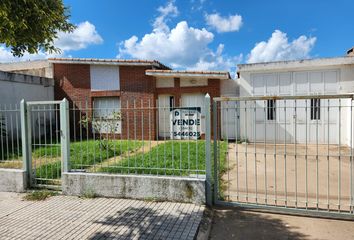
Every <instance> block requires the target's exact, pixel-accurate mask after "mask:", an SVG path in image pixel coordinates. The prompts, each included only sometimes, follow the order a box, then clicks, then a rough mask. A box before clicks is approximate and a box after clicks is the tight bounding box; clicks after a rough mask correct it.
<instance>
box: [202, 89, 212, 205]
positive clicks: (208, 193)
mask: <svg viewBox="0 0 354 240" xmlns="http://www.w3.org/2000/svg"><path fill="white" fill-rule="evenodd" d="M204 106H205V162H206V164H205V165H206V203H207V205H208V206H211V205H212V177H211V121H210V96H209V94H206V95H205V103H204Z"/></svg>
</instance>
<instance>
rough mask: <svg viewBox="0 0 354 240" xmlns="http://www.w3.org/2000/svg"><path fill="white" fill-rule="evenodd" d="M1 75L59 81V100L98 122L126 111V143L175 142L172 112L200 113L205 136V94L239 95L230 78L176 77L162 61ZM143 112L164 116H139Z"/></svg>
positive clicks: (61, 64)
mask: <svg viewBox="0 0 354 240" xmlns="http://www.w3.org/2000/svg"><path fill="white" fill-rule="evenodd" d="M0 69H3V70H6V71H14V72H26V73H29V74H34V75H40V76H50V77H53V78H54V82H55V99H57V100H60V99H63V98H64V97H65V98H67V99H68V100H69V101H70V102H71V103H74V108H75V109H84V108H85V107H88V108H93V109H94V114H95V117H97V118H100V117H105V116H107V115H110V114H111V113H112V111H115V110H114V109H120V108H121V109H122V113H121V114H122V120H123V121H122V123H121V124H120V127H119V128H118V129H117V131H116V133H118V134H121V135H122V137H123V138H128V137H129V138H142V136H143V135H144V138H145V139H150V138H151V139H156V138H169V137H170V130H169V128H170V123H169V122H170V121H167V120H168V119H169V115H170V113H169V111H170V110H173V109H172V108H176V107H180V106H183V107H191V108H198V109H200V111H201V122H202V124H201V128H202V129H201V132H202V133H203V132H204V128H205V126H204V120H205V119H204V111H205V110H204V97H205V94H206V93H209V94H210V95H211V97H216V96H221V95H223V93H222V92H221V90H222V89H224V90H225V94H226V95H230V92H235V93H236V91H237V90H236V89H237V86H236V83H235V81H233V80H232V79H231V77H230V75H229V73H228V72H216V71H215V72H194V71H173V70H171V69H170V68H168V67H166V66H165V65H163V64H161V63H160V62H158V61H145V60H118V59H113V60H107V59H82V58H51V59H48V60H42V61H33V62H22V63H12V64H0ZM226 82H228V83H226ZM225 86H226V87H225ZM231 87H232V88H233V89H234V91H233V90H232V89H231ZM86 102H87V103H86ZM141 106H143V107H145V108H148V107H150V108H151V109H153V108H155V107H158V108H159V109H160V110H159V111H156V110H138V109H139V108H140V107H141ZM134 108H136V109H137V110H136V111H133V110H132V109H134ZM99 109H106V110H105V111H102V110H99ZM108 109H111V110H108ZM126 109H128V110H126ZM109 111H110V112H109ZM88 114H90V113H88ZM133 117H134V119H133ZM75 118H76V119H79V118H77V117H76V116H75ZM128 118H129V119H130V121H127V119H128ZM72 119H73V117H72ZM124 119H126V121H125V120H124ZM75 122H77V121H76V120H75ZM137 123H139V126H138V127H137V126H136V124H137ZM142 123H143V124H142ZM72 124H75V126H76V125H77V123H72ZM140 125H141V126H142V127H141V126H140ZM73 127H74V126H73ZM74 129H76V128H74ZM103 132H104V131H103ZM103 132H102V133H103ZM128 133H129V134H128Z"/></svg>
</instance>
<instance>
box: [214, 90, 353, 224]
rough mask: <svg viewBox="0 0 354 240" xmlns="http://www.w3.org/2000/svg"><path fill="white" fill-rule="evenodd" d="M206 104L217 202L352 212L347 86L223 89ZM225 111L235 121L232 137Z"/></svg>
mask: <svg viewBox="0 0 354 240" xmlns="http://www.w3.org/2000/svg"><path fill="white" fill-rule="evenodd" d="M235 102H236V103H237V104H235ZM212 108H213V123H212V124H213V145H214V148H213V154H214V164H213V168H214V169H213V170H214V171H213V178H214V203H215V204H220V205H230V206H237V207H244V208H249V209H258V210H268V211H274V212H283V213H291V214H301V215H310V216H322V217H330V218H343V219H351V220H352V219H354V184H353V183H354V180H353V176H354V172H353V170H354V168H353V150H354V146H353V138H354V131H353V125H354V122H353V116H354V112H353V95H352V94H343V95H316V96H276V97H274V96H258V97H234V98H222V97H221V98H214V99H213V107H212ZM235 108H237V109H236V112H237V113H239V117H234V118H232V117H231V113H233V112H235V111H234V110H235ZM225 119H228V120H230V119H234V123H233V124H235V125H239V126H241V128H239V129H240V131H239V132H237V129H238V128H235V127H233V128H232V129H233V130H234V131H236V132H235V134H234V135H235V136H236V140H235V139H231V138H230V137H229V136H230V131H228V130H226V131H224V134H222V133H223V132H221V128H220V126H224V127H225V128H227V127H228V125H227V124H226V123H225ZM207 122H210V119H209V120H207ZM229 129H231V128H229ZM208 131H210V129H209V128H208ZM331 136H332V137H333V138H330V137H331ZM330 139H331V140H330ZM333 139H334V140H333ZM207 140H209V141H210V135H208V137H207ZM209 151H210V150H209ZM208 159H211V157H209V158H208ZM210 165H211V164H210ZM207 166H208V165H207ZM208 173H209V174H208ZM207 176H209V177H207V179H210V176H211V168H210V166H209V169H208V168H207ZM209 194H210V192H209ZM209 202H211V200H210V199H209Z"/></svg>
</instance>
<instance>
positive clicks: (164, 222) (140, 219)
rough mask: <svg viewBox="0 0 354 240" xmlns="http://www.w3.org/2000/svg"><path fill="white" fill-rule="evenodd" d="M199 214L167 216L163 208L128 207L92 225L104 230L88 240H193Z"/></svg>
mask: <svg viewBox="0 0 354 240" xmlns="http://www.w3.org/2000/svg"><path fill="white" fill-rule="evenodd" d="M200 220H201V214H198V213H196V212H194V214H193V212H191V213H190V214H186V213H182V212H179V210H178V209H176V211H175V212H174V214H171V213H170V212H168V213H166V212H164V209H163V208H160V209H153V207H151V208H149V207H128V208H126V209H125V210H122V211H118V212H117V213H116V214H114V215H112V216H109V217H106V218H105V219H104V220H102V221H97V222H95V223H96V224H100V225H104V226H106V229H105V230H103V231H100V232H96V233H95V234H94V235H93V236H92V237H90V239H92V240H93V239H133V238H134V239H135V238H136V239H141V238H143V239H167V238H173V239H193V238H194V236H195V235H196V231H197V228H198V225H199V222H200Z"/></svg>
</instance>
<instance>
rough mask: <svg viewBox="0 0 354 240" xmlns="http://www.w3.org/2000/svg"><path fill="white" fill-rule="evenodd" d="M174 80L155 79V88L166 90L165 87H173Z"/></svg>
mask: <svg viewBox="0 0 354 240" xmlns="http://www.w3.org/2000/svg"><path fill="white" fill-rule="evenodd" d="M174 86H175V79H174V78H167V77H157V78H156V87H157V88H166V87H174Z"/></svg>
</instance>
